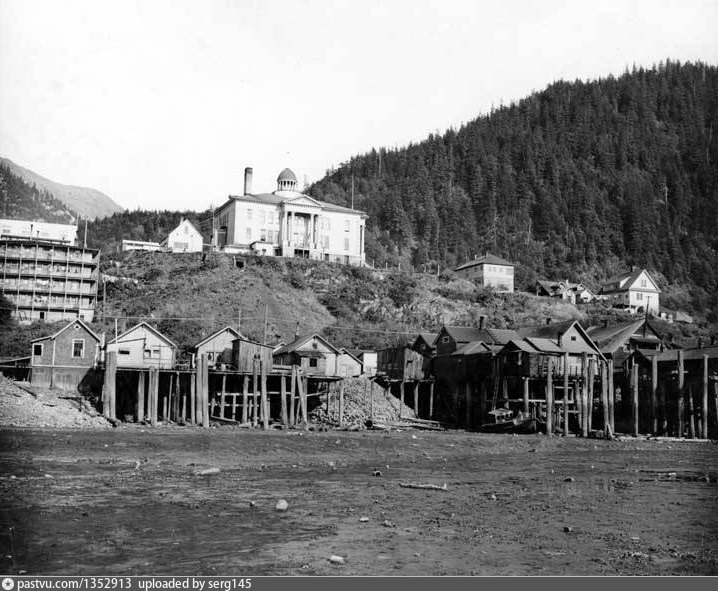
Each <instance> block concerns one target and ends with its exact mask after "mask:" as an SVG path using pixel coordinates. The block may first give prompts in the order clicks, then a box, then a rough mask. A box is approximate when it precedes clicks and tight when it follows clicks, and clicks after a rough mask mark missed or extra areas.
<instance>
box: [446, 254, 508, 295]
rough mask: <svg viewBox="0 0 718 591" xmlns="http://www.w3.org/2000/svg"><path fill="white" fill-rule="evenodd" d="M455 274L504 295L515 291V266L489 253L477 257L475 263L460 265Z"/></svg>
mask: <svg viewBox="0 0 718 591" xmlns="http://www.w3.org/2000/svg"><path fill="white" fill-rule="evenodd" d="M454 272H455V273H456V274H457V275H459V276H460V277H463V278H465V279H469V280H470V281H475V282H476V283H478V284H479V285H480V286H481V287H493V288H494V289H496V291H498V292H503V293H513V291H514V264H513V263H512V262H510V261H507V260H506V259H502V258H499V257H497V256H494V255H493V254H489V253H488V252H487V253H486V255H485V256H482V257H478V256H477V257H476V258H474V260H473V261H469V262H468V263H464V264H463V265H459V266H458V267H456V269H454Z"/></svg>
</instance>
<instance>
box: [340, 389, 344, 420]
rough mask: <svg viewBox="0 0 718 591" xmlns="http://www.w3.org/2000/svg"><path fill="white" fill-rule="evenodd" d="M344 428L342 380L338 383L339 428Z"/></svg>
mask: <svg viewBox="0 0 718 591" xmlns="http://www.w3.org/2000/svg"><path fill="white" fill-rule="evenodd" d="M343 427H344V380H341V381H340V382H339V428H340V429H341V428H343Z"/></svg>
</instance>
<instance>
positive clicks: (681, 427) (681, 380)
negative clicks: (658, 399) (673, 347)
mask: <svg viewBox="0 0 718 591" xmlns="http://www.w3.org/2000/svg"><path fill="white" fill-rule="evenodd" d="M684 390H685V375H684V373H683V350H682V349H678V437H683V436H684V435H685V429H686V426H685V422H684V404H685V400H684V398H685V391H684Z"/></svg>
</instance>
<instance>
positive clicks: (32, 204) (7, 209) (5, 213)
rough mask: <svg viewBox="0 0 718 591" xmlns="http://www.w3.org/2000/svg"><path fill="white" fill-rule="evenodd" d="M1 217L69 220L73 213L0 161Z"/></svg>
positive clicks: (39, 220)
mask: <svg viewBox="0 0 718 591" xmlns="http://www.w3.org/2000/svg"><path fill="white" fill-rule="evenodd" d="M0 218H9V219H16V220H34V221H38V222H52V223H56V224H71V223H74V222H75V221H76V216H75V213H74V212H72V211H70V208H69V207H67V205H65V204H64V203H63V202H62V201H60V200H58V199H55V197H53V195H52V194H51V193H49V192H48V191H47V190H46V189H38V188H37V187H36V186H35V185H30V184H28V183H26V182H25V181H24V180H23V179H22V178H21V177H19V176H18V175H16V174H14V173H13V172H11V171H10V169H9V168H8V166H7V165H6V164H5V163H4V162H0Z"/></svg>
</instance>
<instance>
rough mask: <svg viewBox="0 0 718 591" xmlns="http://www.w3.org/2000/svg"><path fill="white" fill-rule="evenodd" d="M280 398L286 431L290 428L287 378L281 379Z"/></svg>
mask: <svg viewBox="0 0 718 591" xmlns="http://www.w3.org/2000/svg"><path fill="white" fill-rule="evenodd" d="M279 380H280V382H279V388H280V391H279V396H280V397H281V412H282V425H284V427H285V429H286V428H287V427H289V417H288V416H287V377H286V376H282V377H281V378H279Z"/></svg>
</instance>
